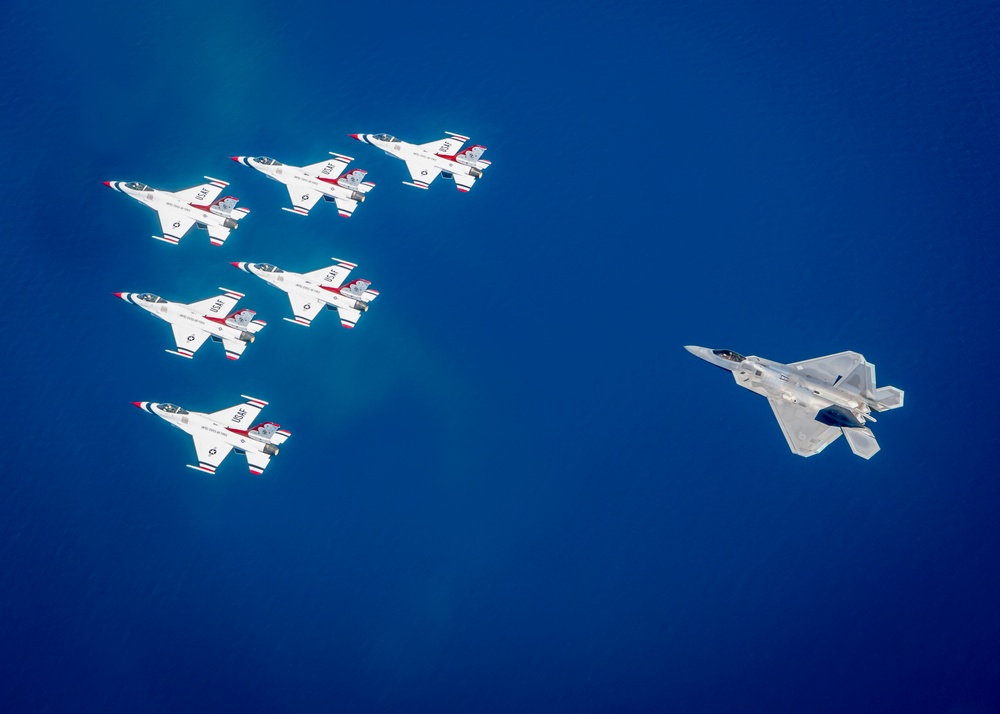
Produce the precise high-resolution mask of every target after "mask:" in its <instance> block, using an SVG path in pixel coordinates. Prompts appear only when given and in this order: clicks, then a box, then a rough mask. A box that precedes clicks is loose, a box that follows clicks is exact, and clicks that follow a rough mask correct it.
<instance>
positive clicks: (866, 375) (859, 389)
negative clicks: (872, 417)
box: [834, 361, 875, 399]
mask: <svg viewBox="0 0 1000 714" xmlns="http://www.w3.org/2000/svg"><path fill="white" fill-rule="evenodd" d="M834 386H835V387H837V389H843V390H844V391H845V392H852V393H854V394H860V395H861V396H862V397H864V398H865V399H874V398H875V365H873V364H870V363H868V362H864V361H862V362H861V363H860V364H858V365H857V366H856V367H855V368H854V369H852V370H851V371H850V372H848V373H847V374H846V375H844V376H843V377H841V378H840V379H839V380H838V381H837V383H836V384H835V385H834Z"/></svg>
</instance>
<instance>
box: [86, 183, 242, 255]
mask: <svg viewBox="0 0 1000 714" xmlns="http://www.w3.org/2000/svg"><path fill="white" fill-rule="evenodd" d="M205 178H206V179H208V183H204V184H200V185H198V186H193V187H191V188H185V189H183V190H182V191H177V192H176V193H171V192H170V191H161V190H159V189H155V188H150V187H149V186H147V185H146V184H144V183H139V182H138V181H105V182H104V185H105V186H107V187H109V188H113V189H114V190H115V191H120V192H121V193H124V194H125V195H126V196H130V197H131V198H134V199H135V200H136V201H138V202H139V203H141V204H142V205H144V206H148V207H149V208H152V209H153V210H154V211H156V212H157V213H158V214H160V226H161V227H162V229H163V235H162V236H153V238H156V240H162V241H164V242H166V243H173V244H174V245H177V244H178V243H179V242H180V240H181V238H183V237H184V234H185V233H187V232H188V231H189V230H191V226H194V225H197V226H198V227H199V228H202V229H207V230H208V238H209V240H211V241H212V245H222V244H223V243H224V242H225V241H226V238H228V237H229V231H230V230H231V229H234V228H238V227H239V223H237V221H239V220H240V219H241V218H243V217H244V216H245V215H246V214H248V213H250V209H249V208H237V207H236V204H237V203H238V202H239V200H240V199H238V198H234V197H232V196H226V197H225V198H221V199H219V200H216V199H217V198H218V197H219V194H220V193H222V189H224V188H225V187H226V186H228V185H229V184H228V183H226V182H225V181H220V180H219V179H214V178H212V177H211V176H206V177H205Z"/></svg>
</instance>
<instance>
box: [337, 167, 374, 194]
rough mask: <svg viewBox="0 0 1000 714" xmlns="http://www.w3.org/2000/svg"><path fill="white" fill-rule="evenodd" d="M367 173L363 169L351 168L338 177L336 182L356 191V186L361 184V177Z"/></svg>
mask: <svg viewBox="0 0 1000 714" xmlns="http://www.w3.org/2000/svg"><path fill="white" fill-rule="evenodd" d="M367 175H368V172H367V171H365V170H364V169H352V170H350V171H348V172H347V173H345V174H344V175H343V176H341V177H340V178H338V179H337V184H338V185H339V186H342V187H343V188H349V189H351V190H352V191H357V190H358V186H360V185H361V181H362V179H364V177H365V176H367Z"/></svg>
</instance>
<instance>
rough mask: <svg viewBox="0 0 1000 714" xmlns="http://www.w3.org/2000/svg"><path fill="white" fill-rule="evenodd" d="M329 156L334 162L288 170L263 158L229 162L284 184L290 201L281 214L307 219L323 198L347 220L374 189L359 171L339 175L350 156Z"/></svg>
mask: <svg viewBox="0 0 1000 714" xmlns="http://www.w3.org/2000/svg"><path fill="white" fill-rule="evenodd" d="M330 155H331V156H333V157H334V158H332V159H329V160H327V161H320V162H319V163H316V164H310V165H309V166H288V165H286V164H283V163H281V162H280V161H275V160H274V159H271V158H268V157H267V156H230V157H229V158H231V159H232V160H233V161H235V162H236V163H238V164H243V165H244V166H249V167H250V168H252V169H257V170H258V171H260V172H261V173H262V174H264V175H265V176H267V177H268V178H271V179H274V180H275V181H278V182H280V183H283V184H285V186H286V188H288V195H289V196H290V197H291V199H292V207H291V208H284V207H282V209H281V210H283V211H288V212H289V213H297V214H299V215H300V216H308V215H309V209H311V208H312V207H313V206H315V205H316V202H317V201H319V199H321V198H323V199H326V200H327V201H333V202H335V203H336V204H337V210H338V211H339V212H340V215H342V216H343V217H344V218H350V216H351V214H352V213H354V209H355V208H357V207H358V204H359V203H362V202H363V201H364V200H365V194H366V193H368V192H369V191H371V190H372V189H373V188H375V184H373V183H372V182H371V181H363V180H362V179H364V177H365V176H366V175H367V173H368V172H367V171H364V170H362V169H352V170H351V171H348V172H347V173H342V172H343V171H344V169H345V168H346V167H347V165H348V164H349V163H351V162H352V161H354V159H352V158H351V157H350V156H343V155H342V154H335V153H333V152H332V151H331V152H330Z"/></svg>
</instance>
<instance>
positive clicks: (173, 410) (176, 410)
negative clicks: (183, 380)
mask: <svg viewBox="0 0 1000 714" xmlns="http://www.w3.org/2000/svg"><path fill="white" fill-rule="evenodd" d="M156 406H157V408H158V409H162V410H163V411H165V412H166V413H167V414H188V413H189V412H188V410H187V409H181V408H180V407H178V406H176V405H174V404H157V405H156Z"/></svg>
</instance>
